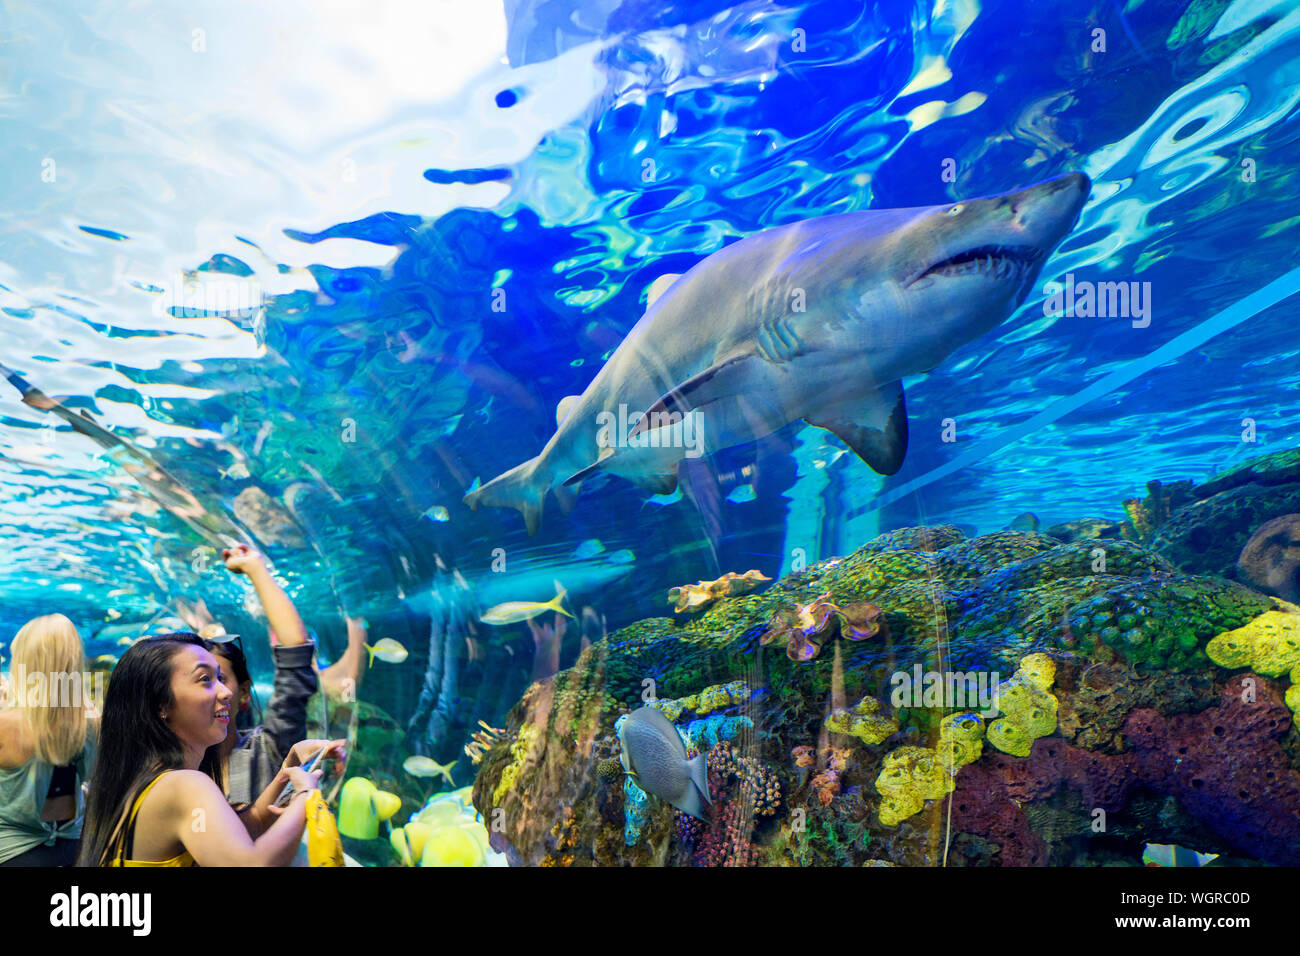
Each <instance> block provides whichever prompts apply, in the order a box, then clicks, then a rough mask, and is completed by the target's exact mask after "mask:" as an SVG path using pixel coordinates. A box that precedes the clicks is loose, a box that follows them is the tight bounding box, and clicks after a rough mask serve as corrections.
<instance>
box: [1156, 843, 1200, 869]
mask: <svg viewBox="0 0 1300 956" xmlns="http://www.w3.org/2000/svg"><path fill="white" fill-rule="evenodd" d="M1217 857H1218V854H1217V853H1200V852H1198V851H1196V850H1189V849H1187V848H1186V847H1182V846H1176V845H1174V844H1172V843H1148V844H1147V845H1146V846H1145V847H1144V848H1143V850H1142V862H1143V864H1145V865H1146V866H1204V865H1205V864H1206V863H1209V862H1210V861H1211V860H1214V859H1216V858H1217Z"/></svg>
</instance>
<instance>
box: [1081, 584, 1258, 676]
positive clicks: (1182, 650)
mask: <svg viewBox="0 0 1300 956" xmlns="http://www.w3.org/2000/svg"><path fill="white" fill-rule="evenodd" d="M1108 583H1109V582H1108ZM1269 604H1270V602H1269V599H1268V598H1266V597H1264V596H1263V595H1261V594H1257V593H1256V592H1254V591H1251V590H1249V589H1248V588H1244V587H1241V586H1240V585H1236V584H1231V583H1229V582H1224V581H1215V580H1213V579H1205V578H1195V577H1191V576H1187V575H1167V576H1166V577H1165V579H1163V580H1155V581H1138V582H1132V581H1122V582H1114V583H1113V584H1111V586H1109V587H1107V588H1106V589H1105V591H1104V592H1103V593H1101V594H1098V595H1096V596H1094V597H1092V598H1089V599H1087V600H1084V601H1081V602H1080V603H1079V604H1077V605H1076V606H1075V607H1074V608H1073V609H1071V611H1070V612H1069V617H1068V626H1069V634H1070V636H1071V638H1073V639H1075V640H1076V641H1077V642H1078V645H1079V647H1080V649H1081V650H1083V651H1084V652H1085V653H1087V654H1088V655H1090V656H1099V655H1098V651H1099V650H1100V649H1101V647H1102V646H1103V645H1104V646H1106V647H1109V648H1110V649H1111V650H1112V651H1114V652H1115V655H1116V656H1117V657H1119V658H1120V659H1121V660H1124V661H1126V662H1128V663H1131V664H1134V665H1143V666H1146V667H1150V668H1152V669H1157V670H1186V669H1187V668H1189V667H1201V666H1204V665H1205V663H1206V661H1207V657H1206V650H1205V647H1204V646H1205V644H1207V643H1208V642H1209V640H1210V638H1212V637H1214V636H1215V635H1217V634H1220V633H1222V632H1224V631H1226V630H1230V629H1232V628H1237V627H1240V626H1241V625H1243V624H1245V623H1246V622H1248V621H1249V620H1251V619H1252V618H1254V617H1256V616H1257V615H1259V614H1260V613H1261V612H1263V611H1265V610H1267V609H1268V607H1269ZM1066 646H1069V645H1068V644H1067V645H1066Z"/></svg>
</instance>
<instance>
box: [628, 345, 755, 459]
mask: <svg viewBox="0 0 1300 956" xmlns="http://www.w3.org/2000/svg"><path fill="white" fill-rule="evenodd" d="M765 364H767V363H765V362H764V361H763V359H761V358H760V357H759V356H758V355H756V354H754V353H752V352H751V353H748V354H745V355H738V356H736V357H735V358H732V359H728V360H727V361H725V362H721V363H719V364H717V365H711V366H709V367H708V368H706V369H705V370H704V371H703V372H701V373H700V374H699V375H696V376H694V377H692V378H688V379H687V380H686V381H684V382H682V384H680V385H678V386H677V387H676V388H674V389H673V390H672V391H670V392H668V393H666V394H665V395H663V396H662V397H661V398H660V399H659V401H657V402H655V403H654V404H653V405H651V406H650V407H649V408H648V409H646V412H645V414H644V415H642V416H641V420H640V421H639V422H637V423H636V427H635V428H633V429H632V430H631V431H630V432H628V436H627V437H628V438H632V437H633V436H634V435H639V434H641V433H642V432H647V431H650V429H652V428H660V427H663V426H664V425H667V424H671V421H670V419H669V418H668V416H670V415H674V416H682V415H686V413H688V412H689V411H690V410H691V409H693V408H701V407H703V406H705V405H708V404H710V403H712V402H718V401H721V400H723V399H725V398H732V397H735V396H737V395H744V394H745V393H746V392H747V391H748V387H749V383H750V382H752V381H754V380H755V379H756V378H757V377H758V376H760V375H762V374H764V371H763V369H762V366H764V365H765Z"/></svg>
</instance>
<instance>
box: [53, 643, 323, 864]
mask: <svg viewBox="0 0 1300 956" xmlns="http://www.w3.org/2000/svg"><path fill="white" fill-rule="evenodd" d="M212 647H213V645H212V644H211V643H210V642H209V641H206V640H204V639H203V638H201V637H199V636H198V635H197V634H190V633H178V634H166V635H162V636H160V637H153V638H149V639H146V640H143V641H140V642H138V643H136V644H134V645H133V646H132V647H131V648H130V649H128V650H127V652H126V653H125V654H123V655H122V659H121V660H120V661H119V662H118V665H117V668H116V670H115V671H114V673H113V680H112V682H111V683H110V684H109V687H108V693H107V694H106V695H105V700H104V714H103V718H102V725H101V729H100V737H99V755H100V759H98V760H97V761H96V763H95V770H94V773H93V774H92V776H91V780H90V787H89V798H88V801H87V806H86V819H85V827H84V834H83V839H82V846H81V854H80V857H79V860H78V862H79V864H80V865H82V866H287V865H288V864H289V863H290V862H291V861H292V859H293V857H294V854H295V852H296V851H297V849H298V844H299V842H300V841H301V839H302V833H303V827H304V825H305V823H306V809H305V803H306V797H307V795H308V794H309V793H310V792H312V791H314V790H316V789H317V786H318V784H319V781H320V773H319V772H316V773H307V772H306V770H304V769H303V768H302V767H297V766H295V767H287V768H285V769H282V770H281V771H280V772H279V773H278V774H276V775H275V778H274V779H273V780H271V781H270V782H269V786H268V788H267V792H266V793H264V794H263V795H262V797H261V798H259V801H258V802H259V804H263V805H265V806H266V807H267V808H268V809H267V813H268V815H269V816H271V817H275V818H276V819H275V820H274V821H273V822H272V823H271V824H270V825H269V826H267V827H266V829H265V831H264V832H263V833H261V835H260V836H258V837H257V838H256V839H254V838H253V836H252V835H251V834H250V833H249V831H248V829H247V828H246V825H245V823H244V822H243V821H242V820H241V818H240V817H239V815H238V814H236V813H235V811H234V809H233V808H232V807H231V806H230V804H229V803H227V801H226V797H225V794H224V793H223V792H222V790H221V786H220V783H219V780H220V776H221V745H222V743H223V742H224V741H225V739H226V736H227V730H228V728H229V724H230V721H231V718H232V716H233V713H232V702H233V700H234V695H233V694H232V693H231V691H230V689H229V688H228V687H227V686H226V685H225V684H224V683H222V681H221V677H222V674H221V665H220V663H219V662H218V660H217V658H216V656H215V655H214V654H213V653H212ZM289 783H291V784H293V787H294V790H293V794H292V796H291V797H290V799H289V802H288V804H287V806H285V807H271V806H270V802H271V801H272V800H274V799H275V796H276V795H278V794H279V792H280V791H281V790H282V789H283V788H284V786H285V784H289ZM200 819H201V820H202V821H203V826H195V825H194V824H195V821H196V820H200Z"/></svg>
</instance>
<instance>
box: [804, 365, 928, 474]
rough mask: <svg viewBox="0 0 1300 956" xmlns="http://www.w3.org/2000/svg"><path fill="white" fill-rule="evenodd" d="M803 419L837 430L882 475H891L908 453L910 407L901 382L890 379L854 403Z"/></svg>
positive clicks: (901, 464)
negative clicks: (907, 404)
mask: <svg viewBox="0 0 1300 956" xmlns="http://www.w3.org/2000/svg"><path fill="white" fill-rule="evenodd" d="M804 421H806V422H807V423H808V424H809V425H816V426H817V427H818V428H825V429H826V430H827V431H830V432H834V433H835V434H836V435H838V436H839V438H840V440H841V441H843V442H844V444H846V445H848V446H849V447H850V448H852V449H853V451H854V452H855V453H856V454H857V456H858V457H859V458H861V459H862V460H863V461H865V462H866V463H867V464H868V465H870V466H871V467H872V469H873V470H874V471H877V472H879V473H880V474H882V475H892V474H894V473H895V472H897V471H898V469H899V468H901V467H902V466H903V457H904V456H905V455H906V454H907V408H906V407H905V405H904V402H903V383H902V382H890V383H889V384H888V385H886V386H884V387H882V388H880V389H878V390H876V391H875V392H872V393H871V394H870V395H868V396H867V397H866V398H863V399H861V400H860V401H858V402H857V403H855V404H851V405H850V404H845V405H837V406H835V407H834V408H831V409H827V410H826V411H825V412H824V413H819V414H818V415H810V416H808V417H806V418H804Z"/></svg>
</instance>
